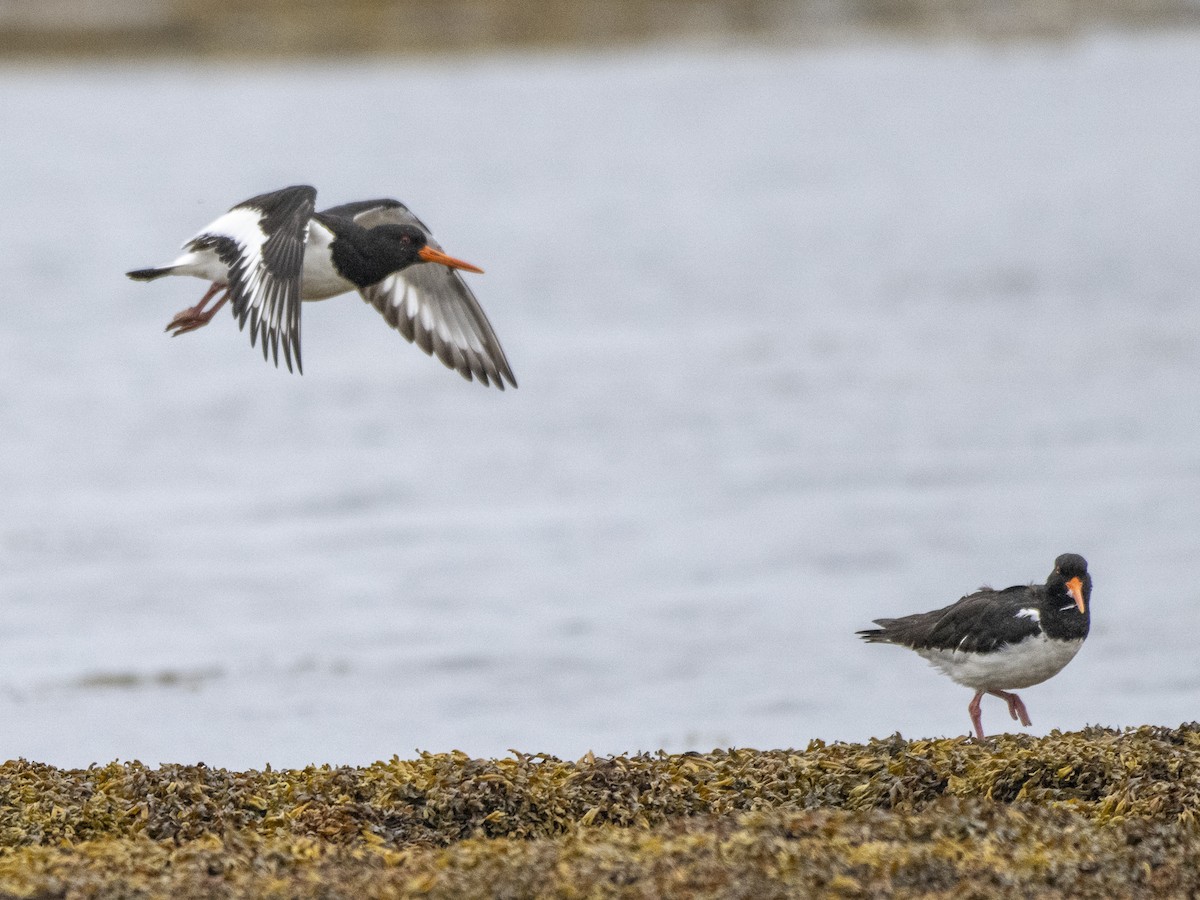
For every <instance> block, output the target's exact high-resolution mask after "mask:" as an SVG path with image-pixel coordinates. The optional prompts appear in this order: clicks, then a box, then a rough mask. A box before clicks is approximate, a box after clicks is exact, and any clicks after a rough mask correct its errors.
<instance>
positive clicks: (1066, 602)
mask: <svg viewBox="0 0 1200 900" xmlns="http://www.w3.org/2000/svg"><path fill="white" fill-rule="evenodd" d="M1084 600H1085V604H1084V609H1085V610H1088V611H1089V612H1090V608H1089V607H1088V605H1087V604H1088V603H1090V601H1091V597H1090V596H1089V595H1088V593H1085V594H1084ZM1089 612H1082V613H1081V612H1080V611H1079V607H1077V606H1076V605H1075V598H1074V597H1072V596H1071V592H1070V591H1068V590H1067V589H1066V586H1065V585H1061V584H1058V585H1047V586H1046V594H1045V599H1044V600H1043V602H1042V617H1041V625H1042V630H1043V631H1045V632H1046V635H1047V636H1049V637H1052V638H1055V639H1057V640H1075V639H1079V638H1084V637H1087V633H1088V627H1089V618H1090V617H1089Z"/></svg>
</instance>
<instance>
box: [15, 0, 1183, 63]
mask: <svg viewBox="0 0 1200 900" xmlns="http://www.w3.org/2000/svg"><path fill="white" fill-rule="evenodd" d="M1197 27H1200V6H1197V5H1195V4H1194V3H1188V2H1185V0H1143V2H1135V0H1106V2H1100V3H1090V4H1081V3H1078V2H1075V0H1006V2H1003V3H995V2H992V3H989V2H987V0H976V2H962V0H892V2H888V3H871V4H857V5H856V4H836V3H832V4H831V3H820V2H787V0H611V2H607V3H604V4H567V5H564V6H561V7H555V8H554V9H552V10H548V9H547V8H546V7H544V6H543V5H541V4H533V3H529V2H526V0H437V2H434V0H401V2H399V3H395V4H379V3H375V2H370V0H349V2H347V3H345V4H343V5H342V6H341V7H339V15H337V16H333V17H331V16H330V15H329V12H328V10H327V8H326V7H325V6H323V5H321V4H306V3H296V4H258V5H254V6H247V5H246V4H239V3H235V2H233V0H215V2H206V3H200V2H192V0H175V2H158V3H156V4H153V5H150V6H147V5H146V4H144V3H141V2H139V0H101V2H98V3H96V4H93V5H92V6H91V7H89V8H88V9H87V10H86V11H81V10H80V9H79V8H77V7H75V6H74V5H72V4H71V3H70V2H69V0H58V2H47V3H45V4H9V5H8V6H7V7H2V8H0V59H4V58H7V59H17V60H19V59H29V58H37V57H50V58H62V57H79V58H114V57H116V58H134V59H136V58H151V59H153V58H161V57H168V58H169V57H177V56H183V57H198V58H218V59H220V58H230V59H239V58H248V59H258V58H276V59H278V58H283V59H286V58H294V57H306V58H315V59H338V58H347V57H356V56H362V57H371V56H379V55H400V56H404V55H415V56H424V55H439V54H461V53H478V52H496V51H510V50H531V49H541V50H546V49H553V50H563V49H596V48H605V47H613V46H616V47H621V46H625V47H636V46H639V45H644V44H653V43H657V42H661V41H664V40H666V41H681V40H682V41H689V40H694V41H729V40H735V41H736V40H753V41H760V42H774V43H782V44H785V45H786V44H796V45H813V46H823V45H829V44H835V45H836V44H840V43H846V42H855V41H861V40H864V39H865V40H879V39H894V38H902V39H918V40H964V39H965V40H983V41H1006V40H1021V39H1031V38H1032V39H1063V38H1068V37H1072V36H1077V35H1082V34H1087V33H1089V32H1093V31H1097V30H1105V29H1118V30H1130V31H1143V30H1163V29H1179V28H1183V29H1189V28H1190V29H1195V28H1197Z"/></svg>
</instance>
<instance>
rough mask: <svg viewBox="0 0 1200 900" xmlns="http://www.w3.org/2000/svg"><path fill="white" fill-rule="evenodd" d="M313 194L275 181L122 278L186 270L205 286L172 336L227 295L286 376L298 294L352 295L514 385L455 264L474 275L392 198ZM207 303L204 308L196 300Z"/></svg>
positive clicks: (459, 364)
mask: <svg viewBox="0 0 1200 900" xmlns="http://www.w3.org/2000/svg"><path fill="white" fill-rule="evenodd" d="M316 197H317V191H316V189H315V188H312V187H309V186H308V185H296V186H293V187H286V188H283V189H281V190H278V191H272V192H271V193H269V194H261V195H260V196H258V197H252V198H250V199H249V200H246V201H245V202H244V203H239V204H238V205H237V206H235V207H234V208H233V209H231V210H230V211H229V212H227V213H225V215H223V216H221V217H219V218H218V219H216V220H215V221H214V222H213V223H212V224H211V225H209V226H207V227H206V228H204V229H202V230H201V231H200V233H199V234H197V235H196V236H195V237H194V238H192V239H191V240H189V241H187V243H185V244H184V245H183V253H181V254H180V255H179V256H178V257H177V258H176V259H174V260H173V261H171V262H169V263H167V264H166V265H164V266H158V267H155V268H151V269H137V270H135V271H133V272H129V273H127V274H128V275H129V277H130V278H132V279H134V280H136V281H152V280H154V279H155V278H161V277H162V276H164V275H193V276H195V277H197V278H203V279H205V280H206V281H211V282H212V286H211V287H210V288H209V289H208V292H207V293H206V294H205V295H204V297H203V298H201V300H200V302H199V303H197V304H196V305H195V306H192V307H189V308H188V309H185V310H183V311H182V312H180V313H178V314H177V315H176V316H175V318H174V319H172V320H171V323H170V324H169V325H168V326H167V329H166V330H167V331H170V332H171V333H172V335H174V336H178V335H181V334H185V333H186V332H189V331H195V330H196V329H197V328H200V327H202V326H204V325H207V324H208V323H209V322H210V321H212V318H213V316H214V315H216V313H217V311H218V310H219V309H220V308H221V307H222V306H223V305H224V304H225V302H226V301H228V300H232V301H233V303H232V308H233V314H234V316H235V317H236V318H237V320H238V327H239V328H244V327H245V325H246V321H247V319H249V321H250V343H251V345H254V344H255V342H256V341H257V340H258V339H259V338H261V339H262V350H263V358H264V359H267V358H268V346H269V350H270V355H271V357H273V358H274V360H275V365H276V366H278V365H279V345H280V344H281V343H282V345H283V358H284V360H285V362H286V363H287V367H288V371H291V370H292V362H293V360H295V365H296V369H297V370H300V371H303V370H302V368H301V363H300V301H302V300H325V299H327V298H329V297H335V296H337V295H338V294H345V293H348V292H349V291H354V290H357V291H358V292H359V293H360V294H361V295H362V297H363V299H364V300H366V301H367V302H368V303H370V304H371V305H372V306H374V307H375V308H376V309H377V310H379V312H380V313H382V314H383V317H384V319H385V320H386V321H387V323H388V324H389V325H391V326H392V327H393V328H395V329H396V330H397V331H399V332H400V333H401V334H402V335H404V337H405V338H407V339H408V340H410V341H412V342H413V343H415V344H416V345H417V346H418V347H420V348H421V349H422V350H424V351H425V352H426V353H428V354H431V355H435V356H437V358H438V359H439V360H441V361H442V362H443V363H445V364H446V365H447V366H448V367H450V368H451V369H454V370H455V371H456V372H458V373H459V374H460V375H462V376H463V378H465V379H467V380H468V381H471V380H473V379H476V378H477V379H479V381H480V382H482V383H483V384H484V385H488V384H494V385H496V387H498V388H500V390H504V385H505V382H507V383H508V384H510V385H512V386H513V387H516V386H517V381H516V379H515V378H514V377H513V373H512V370H511V369H510V368H509V365H508V360H507V359H505V357H504V350H503V349H502V348H501V347H500V341H499V340H498V339H497V337H496V333H495V332H494V331H493V330H492V326H491V323H489V322H488V320H487V316H485V315H484V313H483V310H482V309H481V308H480V306H479V303H478V302H477V301H476V300H475V296H474V295H473V294H472V293H471V290H470V288H468V287H467V285H466V283H465V282H464V281H463V280H462V277H461V276H460V275H459V274H458V273H457V272H456V271H455V270H456V269H463V270H465V271H468V272H482V271H483V270H482V269H479V268H476V267H475V266H473V265H471V264H470V263H465V262H463V261H462V260H460V259H455V258H454V257H452V256H447V255H446V254H445V253H444V252H442V249H441V247H440V246H439V245H438V243H437V242H436V241H435V240H434V239H433V236H432V235H431V234H430V233H429V229H428V228H426V227H425V226H424V224H422V222H421V220H420V219H418V218H417V217H416V216H414V215H413V214H412V213H411V212H409V211H408V208H407V207H405V206H404V204H402V203H400V202H399V201H396V200H363V201H359V202H356V203H346V204H343V205H341V206H334V207H330V208H329V209H326V210H324V211H322V212H315V211H314V208H315V203H316ZM214 298H216V302H215V303H214V304H213V305H212V306H211V307H209V306H208V303H209V302H210V301H211V300H213V299H214Z"/></svg>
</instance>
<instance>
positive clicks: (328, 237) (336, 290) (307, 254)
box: [300, 221, 355, 300]
mask: <svg viewBox="0 0 1200 900" xmlns="http://www.w3.org/2000/svg"><path fill="white" fill-rule="evenodd" d="M332 243H333V233H332V232H330V230H329V229H328V228H326V227H325V226H324V225H322V224H321V223H320V222H317V221H313V222H311V223H310V224H309V228H308V240H307V242H306V243H305V245H304V268H303V270H302V271H301V274H300V298H301V299H302V300H327V299H329V298H330V297H336V296H337V295H338V294H344V293H346V292H347V291H353V290H355V285H354V283H353V282H351V281H349V280H348V279H345V278H343V277H342V276H341V274H340V273H339V272H338V270H337V267H336V266H334V264H333V253H332V251H331V250H330V245H331V244H332Z"/></svg>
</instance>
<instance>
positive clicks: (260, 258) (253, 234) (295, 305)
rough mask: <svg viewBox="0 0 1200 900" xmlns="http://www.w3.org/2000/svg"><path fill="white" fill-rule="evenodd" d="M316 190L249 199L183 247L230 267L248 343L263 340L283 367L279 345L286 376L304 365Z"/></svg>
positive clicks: (235, 305) (235, 308)
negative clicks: (305, 283) (303, 285)
mask: <svg viewBox="0 0 1200 900" xmlns="http://www.w3.org/2000/svg"><path fill="white" fill-rule="evenodd" d="M316 198H317V191H316V189H315V188H312V187H309V186H308V185H296V186H293V187H286V188H283V189H281V190H278V191H272V192H271V193H269V194H261V195H259V196H257V197H251V198H250V199H249V200H246V201H245V202H243V203H239V204H238V205H237V206H235V207H234V208H233V209H231V210H230V211H229V212H227V213H226V214H225V215H223V216H221V217H220V218H219V219H217V220H216V221H215V222H213V223H212V224H211V225H209V226H208V227H207V228H206V229H204V231H202V232H201V233H200V234H198V235H196V237H194V238H192V240H191V241H189V242H188V243H187V244H185V245H184V247H185V249H187V250H191V251H194V252H197V253H199V252H203V251H205V250H208V251H212V252H214V253H216V254H217V256H218V257H219V258H220V260H221V262H222V263H224V264H225V265H226V266H228V268H229V275H228V279H229V293H230V299H231V300H232V306H233V314H234V316H236V317H237V320H238V327H239V328H242V329H243V330H244V329H245V326H246V320H247V319H249V320H250V344H251V346H254V345H255V344H256V343H257V341H258V339H259V338H262V350H263V359H267V358H268V345H269V350H270V355H271V357H273V358H274V361H275V365H277V366H278V365H279V344H280V341H281V340H282V342H283V357H284V360H285V361H286V362H287V367H288V371H289V372H290V371H292V359H293V358H295V361H296V369H298V370H300V371H303V368H302V366H301V363H300V275H301V272H302V270H303V268H304V245H305V242H306V241H307V240H308V223H309V220H310V219H311V218H312V214H313V208H314V206H315V204H316Z"/></svg>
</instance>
